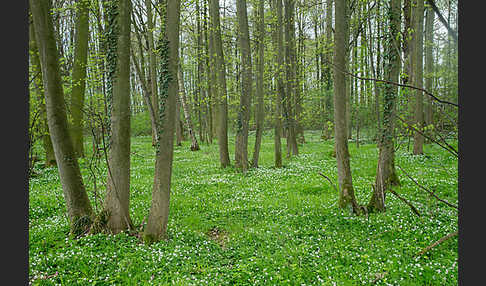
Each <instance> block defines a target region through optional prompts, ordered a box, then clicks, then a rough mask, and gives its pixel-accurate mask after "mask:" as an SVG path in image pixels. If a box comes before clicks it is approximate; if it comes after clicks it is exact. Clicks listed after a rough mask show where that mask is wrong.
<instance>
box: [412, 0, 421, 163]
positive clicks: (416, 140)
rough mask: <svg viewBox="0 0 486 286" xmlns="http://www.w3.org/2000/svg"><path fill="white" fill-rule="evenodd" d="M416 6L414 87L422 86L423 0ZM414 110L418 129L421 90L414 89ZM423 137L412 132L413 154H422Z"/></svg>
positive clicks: (418, 0) (419, 125) (419, 0)
mask: <svg viewBox="0 0 486 286" xmlns="http://www.w3.org/2000/svg"><path fill="white" fill-rule="evenodd" d="M416 2H417V7H416V8H415V9H414V13H415V16H414V20H415V31H416V32H415V41H414V44H415V46H414V49H413V51H414V53H415V56H414V59H415V65H414V66H415V75H414V77H413V79H414V85H415V86H416V87H419V88H422V87H423V72H424V71H423V43H424V38H423V34H424V33H423V30H424V17H423V16H424V0H417V1H416ZM414 110H415V112H414V122H415V124H416V126H417V128H418V129H419V130H422V128H423V126H424V105H423V95H422V91H420V90H415V109H414ZM423 145H424V137H423V136H422V134H420V133H418V132H414V136H413V154H414V155H420V154H423V153H424V151H423Z"/></svg>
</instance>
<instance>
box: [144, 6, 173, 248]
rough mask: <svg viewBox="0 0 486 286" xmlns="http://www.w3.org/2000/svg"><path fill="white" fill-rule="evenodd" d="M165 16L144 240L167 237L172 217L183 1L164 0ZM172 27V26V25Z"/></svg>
mask: <svg viewBox="0 0 486 286" xmlns="http://www.w3.org/2000/svg"><path fill="white" fill-rule="evenodd" d="M161 4H162V5H161V6H162V7H161V8H162V9H161V10H162V17H163V21H162V23H163V26H162V32H163V37H162V39H161V45H160V50H161V55H160V57H161V59H160V64H161V66H162V67H161V71H162V72H161V74H160V79H159V80H160V81H159V85H160V86H161V94H160V98H159V112H160V113H161V114H160V116H159V125H158V126H159V127H160V130H157V131H158V134H159V136H158V137H159V138H158V142H157V144H156V148H157V152H156V158H155V176H154V187H153V190H152V203H151V206H150V211H149V216H148V219H147V225H146V227H145V230H144V234H143V237H144V241H145V243H148V244H150V243H152V242H155V241H159V240H160V239H167V222H168V220H169V202H170V185H171V176H172V161H173V160H172V159H173V153H174V152H173V151H174V128H175V126H174V122H175V105H176V97H177V92H178V91H177V89H178V86H177V69H178V61H179V59H178V54H179V18H180V0H167V1H161ZM169 27H170V28H169Z"/></svg>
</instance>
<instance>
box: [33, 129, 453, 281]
mask: <svg viewBox="0 0 486 286" xmlns="http://www.w3.org/2000/svg"><path fill="white" fill-rule="evenodd" d="M271 134H272V133H271V132H268V134H265V136H264V138H263V144H262V151H261V157H260V158H261V159H260V168H258V169H251V170H250V171H249V172H248V173H247V174H242V173H239V172H237V171H236V170H235V169H233V168H227V169H221V168H219V163H218V147H217V144H216V143H214V144H213V145H210V146H208V145H206V144H200V145H201V150H200V151H197V152H191V151H190V150H189V144H190V142H188V141H185V142H183V146H182V147H175V150H174V163H173V179H172V193H171V202H170V204H171V205H170V208H171V209H170V217H169V224H168V236H169V239H168V240H167V241H161V242H158V243H155V244H153V245H151V246H146V245H144V244H142V243H141V242H140V241H138V240H137V238H136V237H134V236H129V235H127V234H125V233H122V234H119V235H105V234H98V235H93V236H86V237H82V238H80V239H71V238H69V237H68V235H67V233H68V231H69V227H68V224H67V219H66V215H65V205H64V200H63V196H62V189H61V184H60V182H59V178H58V175H57V169H56V168H44V169H41V168H39V167H38V168H37V169H36V172H37V173H38V176H36V177H34V178H32V179H31V180H30V181H29V192H30V193H29V280H30V281H31V282H32V284H33V285H369V284H371V282H372V281H373V280H375V278H376V275H380V274H382V273H386V274H385V275H384V277H383V278H382V279H380V280H379V281H377V283H376V285H457V272H458V266H457V258H458V255H457V237H454V238H452V239H450V240H448V241H446V242H444V243H442V244H440V245H438V246H437V247H435V248H434V249H432V250H431V251H430V252H428V253H426V254H425V255H423V256H421V257H417V258H416V257H414V254H416V253H417V252H419V251H420V250H421V249H422V248H424V247H426V246H427V245H429V244H431V243H432V242H434V241H436V240H438V239H439V238H441V237H442V236H444V235H446V234H448V233H450V232H452V231H455V230H457V212H456V211H455V210H454V209H451V208H450V207H448V206H446V205H444V204H442V203H440V202H438V201H437V200H435V199H434V198H432V197H431V196H430V195H428V194H426V193H425V192H424V191H422V190H420V189H418V188H417V187H416V186H415V184H414V183H413V182H412V181H411V180H410V179H408V178H407V177H406V176H405V175H404V174H403V173H402V172H401V171H400V170H397V172H398V175H399V177H400V180H401V182H402V186H401V187H400V188H396V191H397V192H398V193H400V194H401V195H402V196H404V197H406V198H407V199H408V200H410V201H411V202H413V204H414V205H415V206H416V207H417V209H418V210H419V211H420V212H421V214H422V216H421V217H417V216H415V215H414V214H413V213H412V212H411V210H410V209H409V207H408V206H406V205H405V204H403V203H402V202H401V201H399V200H398V199H397V198H395V197H394V196H392V195H388V196H387V198H386V203H387V211H386V213H383V214H370V216H369V217H368V218H366V217H364V216H360V217H357V216H354V215H352V214H350V213H349V212H348V211H347V210H341V209H339V208H338V207H337V203H336V202H337V199H338V194H337V193H336V192H335V190H334V189H333V187H332V186H330V185H329V183H328V182H327V181H326V180H325V179H324V178H322V177H321V176H319V175H318V172H319V171H321V172H323V173H324V174H326V175H327V176H329V177H330V178H331V179H332V180H333V182H334V183H335V184H337V170H336V160H335V158H333V157H331V156H330V151H331V150H332V149H333V142H332V141H322V140H320V139H319V133H318V132H307V133H306V140H307V143H306V144H304V145H301V146H300V150H299V151H300V153H301V155H300V156H298V157H295V158H292V159H290V160H289V159H284V168H281V169H275V168H273V137H272V135H271ZM251 136H252V135H251ZM253 138H254V137H253V136H252V137H251V138H250V142H249V146H250V148H249V149H250V154H251V152H252V149H253V140H254V139H253ZM349 149H350V153H351V168H352V175H353V184H354V187H355V189H356V196H357V199H358V201H359V203H360V204H366V203H367V202H368V200H369V198H370V196H371V184H372V183H374V179H375V173H376V164H377V156H378V150H377V148H376V146H375V145H373V144H365V145H361V146H360V148H359V149H356V145H355V144H354V143H350V145H349ZM403 149H404V148H401V149H400V150H399V151H398V152H397V154H396V164H397V165H400V166H401V167H402V168H403V169H405V170H406V171H407V173H409V174H411V175H412V176H413V177H414V178H416V180H418V182H419V183H420V184H423V185H424V186H426V187H428V188H431V189H434V190H435V192H436V194H437V195H438V196H440V197H441V198H443V199H445V200H447V201H449V202H453V203H456V202H457V197H458V196H457V180H458V178H457V174H458V173H457V160H456V159H455V158H454V157H453V156H451V155H450V154H448V153H446V152H445V151H444V150H442V149H440V147H438V146H435V145H426V146H425V147H424V150H425V153H426V156H412V155H409V152H407V151H406V150H403ZM86 150H87V151H88V150H90V143H89V142H87V143H86ZM283 150H285V140H284V141H283ZM233 151H234V138H233V136H230V154H231V159H232V161H233V154H234V152H233ZM132 152H133V154H132V157H131V209H130V214H131V217H132V220H133V221H134V223H135V224H137V225H140V223H141V222H142V221H143V219H144V217H145V216H147V214H148V210H149V207H150V198H151V191H152V184H153V171H154V162H155V159H154V150H153V149H152V147H151V137H150V136H141V137H134V138H132ZM80 163H81V164H80V165H81V168H82V173H83V176H84V180H85V184H86V186H87V189H88V190H89V195H90V198H91V201H92V203H93V205H95V204H94V202H95V196H94V192H93V189H94V188H93V182H92V178H91V176H90V173H89V171H88V165H89V160H88V159H84V160H81V162H80ZM100 168H101V172H100V173H101V174H102V175H103V176H105V175H106V171H105V167H104V165H102V166H100ZM102 180H104V177H98V178H97V181H98V186H97V189H98V196H100V197H101V198H103V195H104V194H103V187H102V186H101V185H99V182H100V181H102ZM100 204H101V202H100V201H98V203H97V206H98V209H99V207H100ZM215 229H217V230H219V232H220V233H221V236H220V237H219V238H218V239H216V238H215V237H214V236H210V235H208V233H210V232H211V231H212V230H213V231H214V230H215Z"/></svg>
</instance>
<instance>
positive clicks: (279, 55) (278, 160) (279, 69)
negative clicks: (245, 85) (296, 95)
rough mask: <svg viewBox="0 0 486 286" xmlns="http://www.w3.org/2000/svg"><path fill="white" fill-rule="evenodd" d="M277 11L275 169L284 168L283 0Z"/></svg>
mask: <svg viewBox="0 0 486 286" xmlns="http://www.w3.org/2000/svg"><path fill="white" fill-rule="evenodd" d="M274 5H275V11H276V14H277V19H276V21H274V23H275V24H274V26H273V31H274V32H273V46H274V49H276V50H277V51H276V53H275V62H276V63H277V64H276V68H275V75H274V76H275V78H276V82H277V95H276V100H275V136H274V145H275V146H274V149H275V167H277V168H281V167H282V144H281V141H280V138H281V137H282V120H281V117H282V98H283V97H284V96H285V89H284V84H283V78H282V74H283V54H284V52H283V31H282V25H283V20H282V0H275V4H274Z"/></svg>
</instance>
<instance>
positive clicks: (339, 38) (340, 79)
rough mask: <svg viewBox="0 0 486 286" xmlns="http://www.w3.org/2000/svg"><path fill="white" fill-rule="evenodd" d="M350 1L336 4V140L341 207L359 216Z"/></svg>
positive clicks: (345, 0) (334, 71) (344, 0)
mask: <svg viewBox="0 0 486 286" xmlns="http://www.w3.org/2000/svg"><path fill="white" fill-rule="evenodd" d="M348 5H349V4H348V1H347V0H342V1H336V3H335V29H336V33H335V34H334V59H333V63H334V68H333V75H334V81H333V83H334V126H335V128H334V138H335V150H336V161H337V169H338V181H339V189H340V192H339V201H338V204H339V207H341V208H346V207H351V208H352V210H353V211H354V212H355V213H359V207H358V204H357V202H356V198H355V195H354V188H353V183H352V178H351V167H350V164H349V151H348V140H347V132H346V129H347V128H346V75H345V73H343V72H342V71H344V70H346V66H347V65H346V62H347V60H346V55H347V52H346V49H347V45H348V41H347V39H348V35H349V25H348V23H349V18H348V17H349V15H348V12H347V11H348Z"/></svg>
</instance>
